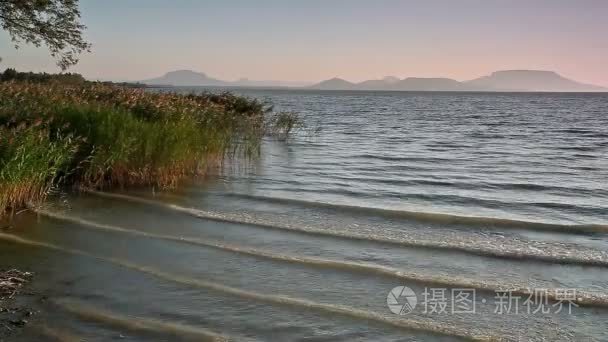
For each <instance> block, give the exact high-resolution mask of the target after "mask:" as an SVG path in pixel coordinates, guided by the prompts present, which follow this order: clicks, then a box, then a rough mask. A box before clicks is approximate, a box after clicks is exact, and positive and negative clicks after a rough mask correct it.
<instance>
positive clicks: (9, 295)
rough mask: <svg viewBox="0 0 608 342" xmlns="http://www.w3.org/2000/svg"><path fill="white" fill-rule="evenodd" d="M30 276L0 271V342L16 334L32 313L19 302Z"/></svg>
mask: <svg viewBox="0 0 608 342" xmlns="http://www.w3.org/2000/svg"><path fill="white" fill-rule="evenodd" d="M31 278H32V274H31V273H29V272H22V271H19V270H16V269H11V270H1V269H0V341H5V340H6V339H7V338H8V337H9V336H11V335H13V334H15V333H17V332H18V331H19V330H21V328H23V327H24V326H25V325H26V324H27V323H28V321H29V319H30V317H31V316H32V315H33V314H34V312H33V311H32V310H31V309H29V308H28V307H27V305H26V304H25V303H24V302H23V301H21V300H20V299H21V297H20V294H22V293H23V290H24V289H25V287H26V285H27V284H28V283H29V282H30V280H31Z"/></svg>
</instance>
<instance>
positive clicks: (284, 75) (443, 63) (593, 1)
mask: <svg viewBox="0 0 608 342" xmlns="http://www.w3.org/2000/svg"><path fill="white" fill-rule="evenodd" d="M81 11H82V15H83V18H82V21H83V23H84V24H85V25H87V26H88V30H87V31H86V38H87V39H88V40H89V41H90V42H92V43H93V51H92V53H90V54H86V55H83V56H82V58H81V62H80V63H79V64H78V65H77V66H76V67H74V68H72V71H75V72H80V73H82V74H83V75H85V76H86V77H88V78H93V79H96V78H98V79H114V80H125V79H126V80H139V79H145V78H151V77H155V76H159V75H161V74H163V73H165V72H167V71H171V70H176V69H192V70H196V71H202V72H205V73H207V74H209V75H210V76H213V77H217V78H221V79H228V80H231V79H237V78H241V77H247V78H250V79H257V80H262V79H273V80H292V81H295V80H297V81H318V80H322V79H327V78H331V77H334V76H340V77H343V78H346V79H348V80H352V81H361V80H364V79H371V78H380V77H383V76H386V75H394V76H398V77H400V78H402V77H408V76H420V77H432V76H445V77H451V78H454V79H457V80H467V79H472V78H475V77H478V76H482V75H486V74H489V73H490V72H492V71H495V70H502V69H546V70H554V71H557V72H559V73H561V74H563V75H564V76H566V77H570V78H573V79H576V80H578V81H582V82H587V83H594V84H598V85H603V86H608V66H607V64H608V63H607V61H608V0H424V1H423V0H419V1H408V0H366V1H363V0H297V1H296V0H240V1H239V0H217V1H211V0H209V1H205V0H81ZM0 56H2V57H3V61H2V62H0V68H2V69H3V68H5V67H8V66H11V67H16V68H18V69H19V70H36V71H57V68H56V67H55V65H54V61H53V60H52V59H51V58H50V57H48V54H47V51H46V50H44V49H34V48H22V49H19V50H14V49H13V48H12V45H11V44H10V42H9V40H8V36H7V35H6V33H4V32H0Z"/></svg>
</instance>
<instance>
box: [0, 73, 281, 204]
mask: <svg viewBox="0 0 608 342" xmlns="http://www.w3.org/2000/svg"><path fill="white" fill-rule="evenodd" d="M270 111H271V107H270V106H268V104H266V103H263V102H260V101H257V100H253V99H248V98H243V97H239V96H236V95H233V94H229V93H225V94H219V95H218V94H202V95H192V94H187V95H179V94H173V93H154V92H149V91H144V90H142V89H132V88H123V87H116V86H110V85H104V84H96V83H85V84H78V85H71V84H61V83H50V84H34V83H26V82H4V83H0V212H6V211H7V210H8V209H15V208H19V207H23V206H26V205H29V204H32V203H38V202H40V201H42V200H44V198H45V197H46V196H47V194H48V192H49V190H50V189H51V188H53V187H56V186H69V185H74V186H81V187H93V188H104V187H126V186H132V185H154V186H158V187H172V186H175V185H176V184H177V183H178V182H179V181H180V180H181V179H183V178H185V177H189V176H192V175H196V174H200V173H203V172H205V170H206V169H207V167H208V165H209V163H210V162H212V161H217V160H221V159H222V158H223V156H224V155H225V154H226V153H227V152H229V153H230V154H232V155H234V154H235V153H236V154H239V155H241V156H244V157H249V156H252V155H255V153H256V152H257V151H258V149H257V147H258V146H259V142H260V140H261V138H262V136H263V134H264V132H265V131H266V128H265V124H266V121H267V120H266V119H265V117H267V115H268V114H269V113H270Z"/></svg>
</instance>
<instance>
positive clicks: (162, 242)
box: [0, 90, 608, 341]
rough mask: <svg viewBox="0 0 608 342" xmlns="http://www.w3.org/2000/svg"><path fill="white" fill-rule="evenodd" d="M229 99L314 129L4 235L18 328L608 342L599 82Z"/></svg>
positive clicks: (156, 334)
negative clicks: (175, 182)
mask: <svg viewBox="0 0 608 342" xmlns="http://www.w3.org/2000/svg"><path fill="white" fill-rule="evenodd" d="M237 92H239V93H242V94H245V95H247V96H253V97H258V98H263V99H268V100H270V101H272V102H273V103H274V104H275V107H276V109H280V110H290V111H291V110H293V111H297V112H299V113H301V114H302V116H303V117H304V118H305V120H306V122H307V126H306V129H304V130H302V131H299V132H298V133H297V134H296V135H295V136H294V137H292V138H291V139H289V140H288V141H286V142H284V141H277V140H273V139H266V140H265V141H264V142H263V145H262V147H261V156H260V158H259V159H256V160H253V161H251V162H248V163H234V164H231V163H228V164H226V165H225V167H224V169H223V170H222V171H221V172H220V171H218V172H214V173H213V174H212V175H210V177H208V178H206V179H204V180H200V181H196V182H193V183H191V184H187V185H184V186H183V187H181V188H180V189H176V190H174V191H170V192H159V191H154V192H153V191H151V190H150V189H138V190H131V191H128V192H122V193H119V194H117V193H113V194H109V193H96V194H93V193H90V194H83V195H73V196H69V197H67V198H62V199H60V200H57V201H55V202H54V203H53V204H52V205H50V206H49V208H47V209H45V211H43V212H40V213H39V214H38V215H36V214H33V213H23V214H20V215H18V216H17V217H16V219H15V222H14V223H13V228H12V229H10V230H6V231H3V233H2V235H0V237H1V238H0V260H1V261H0V266H5V265H12V266H14V267H19V268H23V269H25V270H31V271H34V272H35V273H36V278H35V283H34V285H33V287H34V289H35V291H36V292H38V293H44V294H45V295H46V296H47V297H48V298H46V299H45V300H43V301H40V303H39V304H38V305H39V309H40V310H41V313H40V314H39V315H38V317H37V318H36V319H35V321H36V323H35V324H34V325H33V326H31V327H28V328H27V329H26V330H25V332H24V334H23V335H21V336H20V337H19V338H18V340H22V341H38V340H40V339H43V338H44V339H48V338H50V337H49V336H55V338H57V339H58V340H60V341H71V340H73V339H76V340H78V339H79V338H86V340H87V341H106V340H127V341H175V340H194V341H199V340H213V339H222V338H225V339H228V340H235V341H459V340H471V339H474V340H506V341H511V340H512V341H607V340H608V324H606V322H607V321H608V94H515V93H513V94H511V93H485V94H484V93H397V92H396V93H391V92H380V93H367V92H313V91H287V90H237ZM9 234H10V235H9ZM399 286H406V287H407V288H409V289H410V290H411V292H408V291H407V290H406V291H405V292H404V291H403V288H402V287H399ZM396 287H397V289H396V290H395V291H394V292H391V290H392V289H394V288H396ZM509 290H514V291H513V292H506V291H509ZM497 291H499V292H497ZM406 294H409V296H405V295H406ZM529 297H532V298H531V300H529V299H530V298H529ZM414 298H415V299H416V300H415V301H413V299H414ZM507 299H508V301H507ZM387 301H388V304H390V305H387ZM406 303H407V304H409V305H404V304H406ZM570 303H572V304H570ZM506 304H510V305H509V306H508V307H507V305H506ZM507 309H508V310H507ZM392 311H395V312H396V314H395V313H393V312H392Z"/></svg>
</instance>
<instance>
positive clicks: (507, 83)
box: [140, 70, 608, 92]
mask: <svg viewBox="0 0 608 342" xmlns="http://www.w3.org/2000/svg"><path fill="white" fill-rule="evenodd" d="M140 82H141V83H144V84H149V85H168V86H218V87H301V88H306V89H318V90H395V91H399V90H401V91H556V92H561V91H563V92H595V91H608V88H603V87H600V86H595V85H591V84H584V83H580V82H576V81H573V80H570V79H567V78H565V77H563V76H561V75H559V74H557V73H556V72H553V71H544V70H505V71H496V72H494V73H492V74H491V75H489V76H483V77H480V78H476V79H474V80H470V81H464V82H459V81H456V80H453V79H450V78H420V77H408V78H404V79H399V78H397V77H394V76H387V77H384V78H383V79H379V80H367V81H363V82H359V83H353V82H349V81H346V80H344V79H341V78H332V79H329V80H325V81H322V82H319V83H317V84H314V85H309V86H306V85H305V84H303V83H301V82H284V81H252V80H248V79H240V80H238V81H223V80H219V79H216V78H212V77H209V76H207V75H206V74H204V73H201V72H195V71H191V70H178V71H171V72H168V73H166V74H165V75H163V76H161V77H158V78H153V79H149V80H144V81H140Z"/></svg>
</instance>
